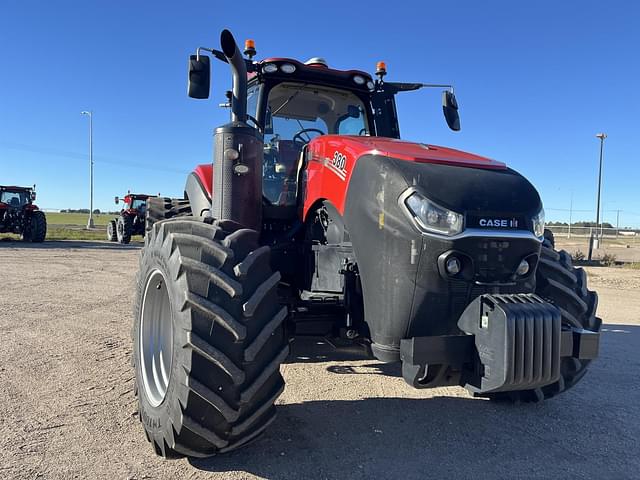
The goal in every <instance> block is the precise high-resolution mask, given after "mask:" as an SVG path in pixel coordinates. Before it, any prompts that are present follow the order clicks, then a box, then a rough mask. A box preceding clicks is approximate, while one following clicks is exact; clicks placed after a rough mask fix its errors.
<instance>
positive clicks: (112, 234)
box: [107, 220, 118, 242]
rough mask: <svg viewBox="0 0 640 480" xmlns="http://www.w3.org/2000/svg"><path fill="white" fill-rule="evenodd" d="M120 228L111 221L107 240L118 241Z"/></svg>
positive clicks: (108, 226)
mask: <svg viewBox="0 0 640 480" xmlns="http://www.w3.org/2000/svg"><path fill="white" fill-rule="evenodd" d="M117 232H118V226H117V224H116V221H115V220H109V223H107V240H109V241H110V242H117V241H118V233H117Z"/></svg>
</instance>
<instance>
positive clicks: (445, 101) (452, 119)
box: [442, 90, 460, 132]
mask: <svg viewBox="0 0 640 480" xmlns="http://www.w3.org/2000/svg"><path fill="white" fill-rule="evenodd" d="M442 112H443V113H444V118H445V120H446V121H447V125H449V128H450V129H451V130H453V131H456V132H457V131H459V130H460V116H459V115H458V101H457V100H456V96H455V95H454V94H453V92H450V91H448V90H445V91H444V92H442Z"/></svg>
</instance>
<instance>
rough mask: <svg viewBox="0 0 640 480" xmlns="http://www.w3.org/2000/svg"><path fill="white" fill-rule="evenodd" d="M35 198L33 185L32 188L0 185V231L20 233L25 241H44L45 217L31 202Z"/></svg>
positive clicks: (45, 234)
mask: <svg viewBox="0 0 640 480" xmlns="http://www.w3.org/2000/svg"><path fill="white" fill-rule="evenodd" d="M35 199H36V191H35V185H34V186H33V188H30V187H14V186H4V185H0V233H16V234H18V235H22V239H23V240H24V241H25V242H44V239H45V237H46V236H47V218H46V217H45V214H44V212H43V211H41V210H40V209H39V208H38V206H37V205H36V204H35V203H33V202H34V201H35Z"/></svg>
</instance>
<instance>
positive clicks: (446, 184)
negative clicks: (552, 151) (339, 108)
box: [306, 135, 542, 231]
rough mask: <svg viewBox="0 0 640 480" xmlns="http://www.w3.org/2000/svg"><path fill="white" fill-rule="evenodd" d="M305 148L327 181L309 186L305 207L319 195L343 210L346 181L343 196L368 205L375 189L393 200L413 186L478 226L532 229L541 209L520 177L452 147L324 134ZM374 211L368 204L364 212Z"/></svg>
mask: <svg viewBox="0 0 640 480" xmlns="http://www.w3.org/2000/svg"><path fill="white" fill-rule="evenodd" d="M308 152H309V154H310V158H311V160H312V163H311V165H310V169H313V168H317V167H314V165H313V164H314V162H318V163H319V164H320V165H324V166H325V168H326V171H327V177H326V178H327V179H328V180H327V181H325V182H322V187H321V191H318V192H314V191H312V190H313V189H314V187H315V186H316V184H319V183H320V182H315V183H313V182H312V183H311V185H309V186H308V187H309V192H308V193H309V195H308V198H307V199H306V205H310V204H312V203H313V202H314V201H315V198H316V196H318V197H319V196H322V197H323V198H327V199H328V200H330V201H331V202H332V203H333V204H334V205H335V206H336V207H337V209H338V211H339V212H341V213H342V211H343V209H344V206H345V203H344V202H345V200H346V198H344V197H342V195H341V194H342V192H344V185H343V182H347V183H348V184H349V186H348V189H347V190H348V194H347V197H348V196H350V195H356V196H357V197H358V198H359V199H360V200H359V201H360V202H365V203H366V202H368V201H370V202H372V204H375V203H376V202H378V197H380V195H382V193H380V194H379V195H377V194H373V192H376V191H377V190H376V188H378V189H379V190H380V192H384V195H385V198H387V199H392V200H391V201H392V202H397V201H398V199H399V197H400V195H402V194H403V192H405V191H406V190H407V189H408V188H410V187H412V188H415V189H416V190H417V191H418V192H419V193H421V194H422V195H423V196H425V197H426V198H429V199H430V200H431V201H433V202H436V203H437V204H439V205H440V206H442V207H445V208H447V209H449V210H452V211H454V212H458V213H460V214H462V215H465V217H466V218H465V225H466V226H467V227H476V226H477V224H479V223H480V220H481V219H483V218H491V219H500V220H504V219H509V221H511V219H514V220H517V222H515V221H514V222H513V223H514V224H517V225H518V228H521V229H525V230H530V231H531V229H532V223H531V218H532V217H533V216H535V215H536V214H537V213H538V212H539V211H540V209H541V208H542V203H541V201H540V196H539V195H538V192H537V191H536V189H535V188H534V187H533V185H531V183H530V182H529V181H528V180H527V179H526V178H524V177H523V176H522V175H520V174H519V173H517V172H515V171H514V170H512V169H510V168H507V166H506V165H505V164H504V163H502V162H498V161H496V160H492V159H490V158H486V157H481V156H479V155H474V154H472V153H467V152H462V151H460V150H454V149H452V148H446V147H440V146H435V145H425V144H421V143H414V142H405V141H402V140H396V139H391V138H383V137H363V136H345V135H322V136H319V137H316V138H314V139H313V140H312V141H311V142H310V143H309V145H308ZM342 159H344V161H342V162H340V160H342ZM329 179H331V180H329ZM360 182H362V183H360ZM314 194H315V195H314ZM389 208H392V209H393V208H395V207H391V206H389V205H386V206H385V207H384V210H386V211H388V209H389ZM373 210H374V207H373V205H372V206H371V208H370V209H369V210H368V211H373Z"/></svg>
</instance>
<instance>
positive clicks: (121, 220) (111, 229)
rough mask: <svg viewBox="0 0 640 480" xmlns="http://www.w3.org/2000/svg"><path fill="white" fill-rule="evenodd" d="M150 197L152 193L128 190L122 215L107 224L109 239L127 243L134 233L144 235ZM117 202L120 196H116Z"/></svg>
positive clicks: (121, 211) (117, 202)
mask: <svg viewBox="0 0 640 480" xmlns="http://www.w3.org/2000/svg"><path fill="white" fill-rule="evenodd" d="M150 197H151V195H144V194H140V193H131V192H127V194H126V195H125V196H124V199H123V200H124V208H123V209H122V210H120V216H119V217H118V218H115V219H113V220H110V221H109V223H108V224H107V240H109V241H110V242H118V243H122V244H127V243H129V242H130V241H131V236H132V235H142V236H144V234H145V218H146V211H147V199H148V198H150ZM115 203H116V205H118V204H119V203H120V197H115Z"/></svg>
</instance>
